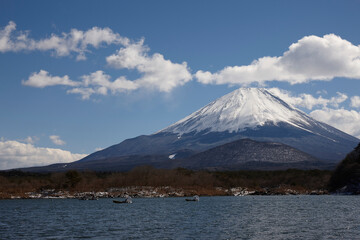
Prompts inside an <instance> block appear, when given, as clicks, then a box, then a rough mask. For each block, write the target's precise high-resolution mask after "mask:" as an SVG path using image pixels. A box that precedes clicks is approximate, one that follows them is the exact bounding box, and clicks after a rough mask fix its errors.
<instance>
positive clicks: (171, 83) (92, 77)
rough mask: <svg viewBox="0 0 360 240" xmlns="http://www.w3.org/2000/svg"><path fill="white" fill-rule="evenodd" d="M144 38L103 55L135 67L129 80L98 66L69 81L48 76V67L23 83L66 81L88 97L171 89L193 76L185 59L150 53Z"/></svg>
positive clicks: (115, 63)
mask: <svg viewBox="0 0 360 240" xmlns="http://www.w3.org/2000/svg"><path fill="white" fill-rule="evenodd" d="M143 43H144V42H143V40H141V41H139V42H137V43H128V44H127V46H126V47H123V48H121V49H120V50H119V51H117V52H116V53H115V54H113V55H111V56H109V57H107V58H106V61H107V62H108V64H109V65H110V66H112V67H114V68H117V69H124V68H125V69H129V70H132V69H135V70H137V71H138V72H139V73H140V74H141V76H140V77H139V78H137V79H134V80H129V79H127V78H126V77H125V76H120V77H118V78H116V79H115V80H113V81H111V76H110V75H108V74H106V73H104V72H103V71H101V70H99V71H96V72H93V73H90V74H88V75H83V76H81V77H80V78H81V81H72V80H70V79H69V77H68V76H67V75H65V76H63V77H60V76H51V75H50V74H49V73H48V72H47V71H45V70H41V71H40V72H39V73H32V74H31V75H30V76H29V78H28V79H27V80H25V81H23V82H22V83H23V84H24V85H27V86H31V87H38V88H42V87H47V86H55V85H66V86H70V87H73V88H71V89H68V90H67V93H69V94H80V95H81V97H82V99H89V98H90V97H91V95H93V94H98V95H108V94H109V93H110V94H116V93H122V92H126V91H134V90H136V89H139V88H144V89H150V90H156V91H160V92H170V91H171V90H172V89H174V88H175V87H178V86H182V85H184V84H185V83H187V82H188V81H191V80H192V75H191V73H190V70H189V69H188V67H187V63H186V62H183V63H181V64H179V63H173V62H171V61H170V60H166V59H165V58H164V56H163V55H161V54H159V53H155V54H153V55H149V54H148V52H149V48H148V47H146V46H144V44H143Z"/></svg>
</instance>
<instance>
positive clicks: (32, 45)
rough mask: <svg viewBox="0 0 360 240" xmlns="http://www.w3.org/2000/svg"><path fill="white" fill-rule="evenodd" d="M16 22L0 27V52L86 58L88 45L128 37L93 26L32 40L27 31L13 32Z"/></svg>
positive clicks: (117, 41) (95, 45)
mask: <svg viewBox="0 0 360 240" xmlns="http://www.w3.org/2000/svg"><path fill="white" fill-rule="evenodd" d="M15 31H16V24H15V23H14V22H12V21H10V22H9V24H8V25H7V26H6V27H4V28H3V29H0V52H10V51H11V52H18V51H35V50H37V51H52V52H53V54H54V55H55V56H58V57H62V56H69V55H70V54H71V53H72V52H74V53H76V54H77V57H76V59H77V60H84V59H86V56H85V53H86V52H89V51H90V50H89V47H94V48H99V47H100V46H102V45H104V44H105V45H110V44H123V45H126V44H128V42H129V39H127V38H125V37H122V36H120V35H119V34H118V33H114V32H113V31H112V30H111V29H110V28H98V27H93V28H91V29H89V30H87V31H85V32H84V31H80V30H77V29H71V30H70V32H69V33H62V34H61V35H60V36H58V35H56V34H51V36H50V37H48V38H44V39H40V40H34V39H31V38H29V32H28V31H26V32H21V31H19V32H15Z"/></svg>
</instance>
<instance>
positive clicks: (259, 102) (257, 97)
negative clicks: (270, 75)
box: [160, 88, 312, 135]
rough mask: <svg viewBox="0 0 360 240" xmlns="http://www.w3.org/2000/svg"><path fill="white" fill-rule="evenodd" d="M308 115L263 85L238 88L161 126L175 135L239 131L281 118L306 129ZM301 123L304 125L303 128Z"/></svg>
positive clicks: (280, 120) (280, 119) (309, 119)
mask: <svg viewBox="0 0 360 240" xmlns="http://www.w3.org/2000/svg"><path fill="white" fill-rule="evenodd" d="M309 121H311V122H312V119H311V118H310V117H308V116H306V114H304V113H302V112H301V111H299V110H297V109H295V108H294V107H292V106H290V105H288V104H287V103H285V102H284V101H283V100H281V99H280V98H278V97H276V96H274V95H272V94H271V93H270V92H268V91H267V90H266V89H264V88H239V89H237V90H235V91H233V92H231V93H229V94H226V95H225V96H223V97H221V98H219V99H217V100H215V101H213V102H211V103H209V104H208V105H206V106H205V107H203V108H201V109H199V110H198V111H196V112H194V113H192V114H191V115H189V116H187V117H185V118H184V119H182V120H180V121H178V122H176V123H174V124H173V125H171V126H169V127H167V128H165V129H163V130H161V131H160V132H173V133H177V134H179V135H182V134H185V133H190V132H194V131H195V132H201V131H204V130H206V131H209V132H223V131H228V132H239V131H243V130H245V129H247V128H256V127H258V126H264V125H265V124H275V125H276V124H277V123H279V122H285V123H288V124H291V125H293V126H295V127H298V128H301V129H303V130H306V131H310V130H307V129H306V126H307V125H310V124H311V123H309ZM304 126H305V128H304Z"/></svg>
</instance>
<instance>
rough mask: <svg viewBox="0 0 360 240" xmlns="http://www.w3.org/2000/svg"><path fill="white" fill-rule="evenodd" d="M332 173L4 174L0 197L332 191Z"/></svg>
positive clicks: (143, 169) (145, 170) (139, 170)
mask: <svg viewBox="0 0 360 240" xmlns="http://www.w3.org/2000/svg"><path fill="white" fill-rule="evenodd" d="M332 174H333V172H332V171H328V170H298V169H288V170H282V171H213V172H212V171H192V170H188V169H184V168H177V169H171V170H169V169H156V168H153V167H151V166H139V167H135V168H134V169H133V170H131V171H129V172H78V171H74V170H70V171H67V172H55V173H30V172H21V171H16V170H15V171H14V170H13V171H2V172H0V199H19V198H21V199H34V198H45V199H47V198H78V199H97V198H117V197H125V196H126V195H129V196H131V197H135V198H136V197H188V196H194V195H200V196H244V195H298V194H314V195H322V194H329V185H328V184H329V180H330V178H331V175H332Z"/></svg>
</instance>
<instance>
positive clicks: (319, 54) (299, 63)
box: [195, 34, 360, 85]
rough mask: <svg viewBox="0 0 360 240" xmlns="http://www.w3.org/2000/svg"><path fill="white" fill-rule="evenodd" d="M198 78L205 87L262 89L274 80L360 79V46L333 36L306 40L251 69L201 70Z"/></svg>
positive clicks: (245, 67) (250, 66)
mask: <svg viewBox="0 0 360 240" xmlns="http://www.w3.org/2000/svg"><path fill="white" fill-rule="evenodd" d="M195 76H196V78H197V80H198V81H199V82H201V83H203V84H230V85H250V84H252V83H258V84H261V85H262V84H265V82H267V81H274V80H276V81H283V82H289V83H290V84H296V83H305V82H309V81H311V80H323V81H328V80H331V79H333V78H335V77H345V78H355V79H360V46H356V45H353V44H352V43H350V42H348V41H347V40H344V39H342V38H341V37H339V36H336V35H334V34H328V35H324V36H323V37H318V36H306V37H303V38H302V39H300V40H299V41H298V42H296V43H293V44H292V45H291V46H290V47H289V50H288V51H286V52H285V53H284V54H283V55H282V56H279V57H268V56H267V57H262V58H259V59H257V60H255V61H253V62H252V63H251V64H250V65H243V66H228V67H225V68H224V69H222V70H220V71H218V72H216V73H211V72H208V71H201V70H200V71H198V72H196V74H195Z"/></svg>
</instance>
